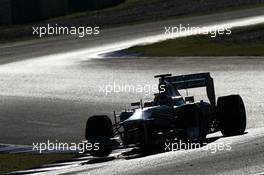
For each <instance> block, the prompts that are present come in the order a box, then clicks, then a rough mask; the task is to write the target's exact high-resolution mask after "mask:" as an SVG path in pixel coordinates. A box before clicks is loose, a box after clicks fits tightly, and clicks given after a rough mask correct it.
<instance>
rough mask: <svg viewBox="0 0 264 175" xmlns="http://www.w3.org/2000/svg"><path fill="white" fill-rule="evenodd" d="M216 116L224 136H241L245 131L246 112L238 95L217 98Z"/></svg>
mask: <svg viewBox="0 0 264 175" xmlns="http://www.w3.org/2000/svg"><path fill="white" fill-rule="evenodd" d="M217 115H218V119H219V126H220V131H221V132H222V134H223V135H224V136H232V135H241V134H243V133H244V132H245V129H246V122H247V121H246V110H245V105H244V102H243V100H242V98H241V96H240V95H230V96H225V97H219V98H218V100H217Z"/></svg>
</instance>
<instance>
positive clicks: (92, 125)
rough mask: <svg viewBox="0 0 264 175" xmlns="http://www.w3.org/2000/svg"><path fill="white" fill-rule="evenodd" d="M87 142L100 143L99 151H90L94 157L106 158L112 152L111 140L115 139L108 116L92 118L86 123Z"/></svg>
mask: <svg viewBox="0 0 264 175" xmlns="http://www.w3.org/2000/svg"><path fill="white" fill-rule="evenodd" d="M85 137H86V140H88V141H89V142H92V143H93V144H95V143H98V144H99V149H98V150H92V151H89V153H90V154H91V155H92V156H95V157H106V156H109V155H110V154H111V152H112V148H111V146H110V144H109V143H110V138H113V137H114V131H113V125H112V121H111V120H110V119H109V117H108V116H106V115H99V116H92V117H90V118H89V119H88V120H87V123H86V133H85Z"/></svg>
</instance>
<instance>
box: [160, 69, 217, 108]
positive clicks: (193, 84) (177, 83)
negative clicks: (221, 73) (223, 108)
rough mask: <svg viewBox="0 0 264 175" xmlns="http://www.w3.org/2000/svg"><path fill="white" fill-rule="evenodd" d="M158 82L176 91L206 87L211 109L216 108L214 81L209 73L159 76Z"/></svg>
mask: <svg viewBox="0 0 264 175" xmlns="http://www.w3.org/2000/svg"><path fill="white" fill-rule="evenodd" d="M156 77H158V78H160V82H167V83H169V84H171V85H172V86H174V87H175V88H176V89H177V90H182V89H191V88H199V87H206V92H207V96H208V99H209V101H210V103H211V105H212V106H213V107H216V98H215V89H214V80H213V78H212V77H211V75H210V73H198V74H189V75H180V76H171V75H170V74H167V75H160V76H156Z"/></svg>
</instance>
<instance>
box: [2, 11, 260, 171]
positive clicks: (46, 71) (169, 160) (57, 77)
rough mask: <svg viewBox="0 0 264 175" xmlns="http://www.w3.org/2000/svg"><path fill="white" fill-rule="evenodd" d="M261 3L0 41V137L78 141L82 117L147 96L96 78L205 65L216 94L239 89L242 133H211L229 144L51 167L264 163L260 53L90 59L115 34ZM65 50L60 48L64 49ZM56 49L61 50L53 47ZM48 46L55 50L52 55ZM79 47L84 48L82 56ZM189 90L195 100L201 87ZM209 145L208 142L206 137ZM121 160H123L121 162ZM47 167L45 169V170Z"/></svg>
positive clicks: (121, 37) (193, 167)
mask: <svg viewBox="0 0 264 175" xmlns="http://www.w3.org/2000/svg"><path fill="white" fill-rule="evenodd" d="M263 14H264V13H263V8H259V9H254V10H242V11H239V12H230V13H225V14H216V15H207V16H202V17H193V18H187V19H177V20H170V21H165V22H159V23H149V24H145V25H137V26H131V27H121V28H115V29H107V30H105V31H102V35H100V36H98V37H96V38H89V39H82V40H80V39H74V38H64V37H60V38H52V39H43V40H40V41H37V42H36V41H32V42H23V43H18V44H8V45H1V46H0V58H1V59H0V63H1V66H0V96H1V98H0V133H1V135H0V143H7V144H28V145H32V142H40V141H46V140H47V139H49V140H54V141H55V140H58V141H61V142H64V141H65V142H78V141H80V140H81V139H83V137H84V132H83V131H84V128H85V123H86V120H87V118H88V116H91V115H94V114H108V115H110V114H111V112H112V111H113V110H121V109H123V108H125V107H128V106H129V104H130V103H131V102H134V101H138V100H139V99H140V98H143V99H144V100H148V99H151V98H152V95H148V94H147V95H146V93H137V92H122V93H109V94H108V95H106V94H105V93H104V92H102V91H101V90H100V87H102V85H112V84H113V82H114V83H115V84H117V85H131V86H144V85H146V84H147V85H153V86H154V85H156V84H157V80H155V79H154V78H153V76H154V75H156V74H161V73H173V74H185V73H196V72H211V74H212V77H213V78H214V80H215V89H216V94H217V96H222V95H229V94H240V95H241V96H242V97H243V99H244V101H245V104H246V108H247V114H248V133H247V134H245V135H243V136H237V137H234V138H233V137H231V138H221V137H220V135H218V136H212V137H213V138H215V139H216V141H215V142H213V143H218V142H223V143H229V142H230V143H232V148H233V149H232V150H231V151H223V152H221V151H219V152H217V153H216V154H212V153H211V152H210V151H203V150H191V151H176V152H166V153H161V154H154V155H150V156H146V157H142V158H138V159H132V160H126V159H118V160H113V161H109V162H103V163H98V164H92V165H83V164H77V165H76V166H77V167H76V168H73V169H62V170H60V171H58V172H57V174H63V173H66V174H67V173H70V174H71V173H75V174H82V173H83V174H87V173H88V174H89V173H90V174H106V173H107V174H139V173H140V174H176V173H179V174H191V173H196V174H221V173H227V174H241V173H242V174H255V173H260V172H262V171H263V170H264V167H263V166H264V165H263V162H264V158H263V157H264V156H263V152H264V148H263V146H264V142H263V141H264V138H263V133H264V129H263V128H262V127H264V110H263V109H264V95H263V91H264V84H263V79H264V59H263V58H260V57H232V58H223V57H217V58H211V57H188V58H179V57H177V58H176V57H173V58H95V57H92V56H91V55H93V54H94V53H93V54H92V53H91V52H83V51H77V49H85V48H86V49H88V50H89V49H90V50H92V49H94V52H96V49H97V48H100V47H102V46H103V45H107V44H111V45H114V43H116V42H117V41H129V40H131V39H135V38H141V37H145V36H151V35H157V34H160V33H161V32H162V30H163V27H164V26H168V25H177V24H179V23H183V24H192V25H208V24H211V23H217V22H220V21H225V20H232V19H240V18H245V17H250V16H259V15H263ZM66 51H67V52H69V53H65V52H66ZM61 52H63V53H61ZM55 53H56V55H54V54H55ZM87 53H90V54H88V55H87ZM202 90H203V92H204V93H201V91H196V90H194V91H190V92H189V93H190V94H194V95H195V96H196V100H199V99H203V98H204V97H205V96H204V95H205V91H204V89H202ZM211 144H212V143H211ZM128 165H129V166H128ZM53 173H55V172H52V174H53Z"/></svg>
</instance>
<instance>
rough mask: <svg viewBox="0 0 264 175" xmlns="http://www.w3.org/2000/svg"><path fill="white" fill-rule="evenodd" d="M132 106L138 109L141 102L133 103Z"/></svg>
mask: <svg viewBox="0 0 264 175" xmlns="http://www.w3.org/2000/svg"><path fill="white" fill-rule="evenodd" d="M131 106H137V107H139V106H140V102H135V103H131Z"/></svg>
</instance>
